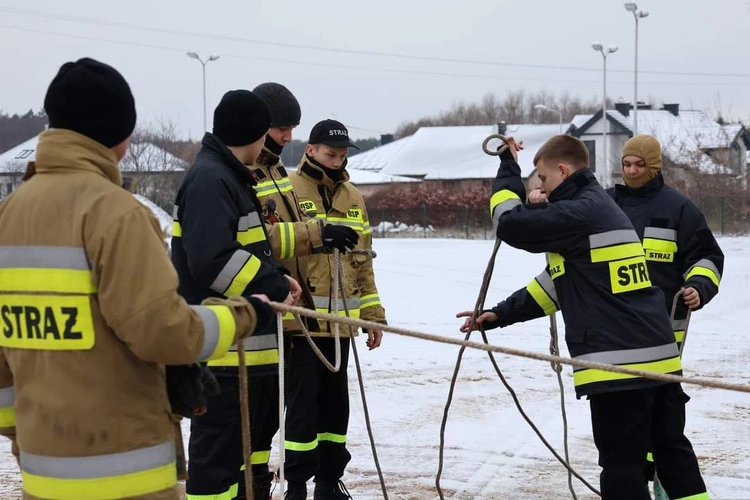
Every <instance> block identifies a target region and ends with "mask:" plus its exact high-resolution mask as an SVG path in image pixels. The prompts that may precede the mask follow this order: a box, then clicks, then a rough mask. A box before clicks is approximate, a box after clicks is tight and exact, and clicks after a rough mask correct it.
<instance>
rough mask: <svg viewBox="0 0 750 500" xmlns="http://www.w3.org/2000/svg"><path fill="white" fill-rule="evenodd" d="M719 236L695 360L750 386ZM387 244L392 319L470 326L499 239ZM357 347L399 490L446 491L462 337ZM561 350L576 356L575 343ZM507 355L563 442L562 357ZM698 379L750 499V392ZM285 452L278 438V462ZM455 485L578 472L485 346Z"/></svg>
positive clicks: (740, 250) (1, 453)
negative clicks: (448, 404) (444, 423)
mask: <svg viewBox="0 0 750 500" xmlns="http://www.w3.org/2000/svg"><path fill="white" fill-rule="evenodd" d="M720 243H721V245H722V247H723V249H724V251H725V253H726V255H727V263H726V268H725V273H724V279H723V283H722V291H721V292H720V294H719V296H718V297H717V298H716V299H715V300H714V302H712V303H711V304H710V305H708V306H707V307H706V308H705V310H703V311H700V312H699V313H696V314H695V315H694V316H693V320H692V322H691V325H690V331H689V336H688V340H687V348H686V354H685V372H686V374H687V375H690V376H703V377H715V378H721V379H722V380H725V381H731V382H737V383H744V384H748V383H750V361H748V360H749V359H750V336H749V335H748V327H747V314H748V313H747V311H748V310H750V294H748V291H750V251H749V250H750V238H723V239H721V240H720ZM375 250H376V251H377V252H378V258H377V259H376V260H375V270H376V277H377V281H378V285H379V289H380V295H381V297H382V299H383V302H384V305H385V307H386V310H387V314H388V319H389V321H390V323H391V324H393V325H398V326H403V327H408V328H413V329H418V330H422V331H426V332H431V333H436V334H442V335H448V336H453V337H456V338H459V337H462V334H460V333H459V332H458V325H459V321H458V320H457V319H455V318H454V314H455V313H456V312H457V311H459V310H463V309H470V308H471V307H472V305H473V303H474V301H475V298H476V294H477V292H478V289H479V286H480V283H481V277H482V273H483V271H484V268H485V266H486V262H487V259H488V258H489V255H490V252H491V250H492V242H490V241H476V240H474V241H462V240H437V239H413V240H408V239H378V240H376V241H375ZM543 265H544V262H543V257H542V256H539V255H529V254H525V253H523V252H520V251H516V250H513V249H511V248H509V247H503V248H502V249H501V251H500V254H499V258H498V264H497V266H496V271H495V275H494V278H493V282H492V285H491V290H490V293H489V298H488V302H489V301H491V302H493V303H494V302H496V301H498V300H500V299H502V298H504V297H505V296H506V295H508V294H509V293H510V292H512V291H514V290H515V289H517V288H519V287H521V286H525V285H526V283H527V282H528V281H529V280H530V279H531V278H532V277H533V276H535V275H536V274H538V272H539V271H540V269H541V268H542V267H543ZM548 325H549V323H548V321H547V320H546V319H541V320H536V321H533V322H529V323H526V324H521V325H515V326H513V327H509V328H507V329H504V330H496V331H494V332H491V333H490V338H491V342H493V343H497V344H502V345H507V346H512V347H517V348H523V349H529V350H535V351H540V352H547V349H548V341H549V333H548ZM561 326H562V325H561ZM561 334H562V331H561ZM477 338H478V336H477ZM358 345H359V346H360V357H361V359H362V362H363V365H364V366H363V370H364V377H365V384H366V388H367V395H368V402H369V408H370V414H371V418H372V421H373V427H374V433H375V439H376V442H377V445H378V452H379V458H380V462H381V464H382V466H383V471H384V473H385V478H386V483H387V485H388V489H389V496H390V498H393V499H404V500H405V499H415V500H416V499H430V500H432V499H435V498H437V493H436V490H435V487H434V483H435V473H436V470H437V463H438V443H439V430H440V419H441V416H442V411H443V406H444V404H445V399H446V396H447V391H448V383H449V381H450V377H451V374H452V370H453V366H454V364H455V361H456V355H457V352H458V349H457V348H456V347H454V346H448V345H442V344H432V343H426V342H424V341H419V340H412V339H409V338H405V337H400V336H397V335H394V334H386V337H385V339H384V343H383V346H382V347H381V348H380V349H377V350H375V351H372V352H367V351H366V349H365V347H364V342H363V341H361V339H360V342H359V344H358ZM562 350H563V352H564V353H565V354H567V350H566V349H565V347H564V346H563V347H562ZM498 362H499V364H500V367H501V368H502V370H503V371H504V373H505V375H506V377H507V378H508V380H509V382H510V384H511V385H512V386H513V387H514V388H515V390H516V392H517V393H518V396H519V398H520V399H521V402H522V404H523V406H524V408H525V409H526V411H527V412H528V414H529V415H530V416H531V418H532V419H533V420H534V422H535V423H536V424H537V425H538V427H539V428H540V429H541V431H542V432H543V433H544V435H545V436H546V437H547V438H548V439H549V440H550V442H552V443H553V445H554V446H555V447H556V448H557V449H558V450H560V452H561V453H562V435H563V429H562V419H561V416H560V405H559V392H558V387H557V381H556V378H555V376H554V373H553V372H552V370H551V369H550V367H549V364H547V363H544V362H539V361H532V360H527V359H523V358H515V357H509V356H498ZM349 373H350V378H351V384H350V385H351V391H350V392H351V400H352V418H351V425H350V430H349V446H350V451H351V452H352V455H353V459H352V461H351V463H350V464H349V467H348V470H347V474H346V475H345V477H344V481H345V482H346V484H347V486H348V488H349V490H350V491H351V493H352V495H353V496H354V498H355V499H357V500H369V499H377V498H381V495H380V493H379V484H378V479H377V474H376V473H375V469H374V465H373V461H372V457H371V454H370V449H369V443H368V440H367V433H366V430H365V425H364V418H363V416H362V409H361V408H362V406H361V403H360V398H359V393H358V389H357V385H356V382H355V379H356V372H355V371H354V363H353V360H352V362H351V363H350V369H349ZM563 378H564V383H565V389H566V400H567V410H568V420H569V433H570V436H569V443H570V453H571V461H572V463H573V465H574V467H575V468H576V469H577V470H578V472H579V473H581V474H582V475H583V476H584V477H585V478H586V479H587V480H588V481H589V482H591V483H592V484H594V485H595V486H597V487H598V473H599V470H598V466H597V465H596V450H595V448H594V444H593V441H592V439H591V429H590V421H589V412H588V404H587V402H586V401H585V400H581V401H578V400H576V399H575V396H574V394H573V383H572V376H571V371H570V368H568V367H566V368H565V371H564V377H563ZM686 391H687V392H688V393H689V394H690V395H691V396H692V400H691V402H690V403H689V405H688V430H687V432H688V435H689V437H690V438H691V440H692V442H693V445H694V447H695V449H696V452H697V454H698V456H699V458H700V461H701V466H702V470H703V472H704V476H705V479H706V482H707V484H708V486H709V489H710V492H711V498H713V499H718V500H739V499H750V395H747V394H739V393H730V392H726V391H718V390H714V389H700V388H698V387H695V386H686ZM186 437H187V434H186ZM276 456H277V454H276V451H275V450H274V455H273V456H272V461H273V462H274V463H275V461H276ZM16 471H17V468H16V464H15V462H14V460H13V458H12V456H11V455H10V452H9V446H8V444H7V442H2V443H0V498H3V499H16V498H20V494H19V490H20V479H19V476H18V474H17V472H16ZM574 484H575V488H576V491H577V493H578V498H580V499H581V500H583V499H593V498H596V497H595V496H594V495H593V494H591V493H589V492H588V491H587V490H586V489H585V488H584V487H583V486H582V485H580V483H577V482H576V483H574ZM442 486H443V489H444V491H445V492H446V496H447V497H448V498H453V499H471V498H477V499H530V500H535V499H545V500H546V499H550V500H551V499H564V498H571V496H570V493H569V492H568V488H567V474H566V472H565V470H564V469H563V468H562V466H560V465H559V464H558V463H557V462H556V461H555V459H554V458H553V457H552V456H551V455H550V454H549V452H548V451H547V450H546V449H545V448H544V447H543V445H542V444H541V443H540V442H539V440H538V439H537V438H536V436H535V435H534V434H533V432H532V431H531V430H530V429H529V428H528V426H527V425H526V423H525V422H524V421H523V419H522V418H521V417H520V415H519V414H518V412H517V411H516V409H515V407H514V405H513V402H512V400H511V398H510V396H509V395H508V394H507V392H506V391H505V389H504V388H503V386H502V385H501V384H500V382H499V381H498V380H497V377H496V375H495V373H494V371H493V369H492V366H491V365H490V363H489V360H488V359H487V356H486V354H483V353H481V352H473V351H467V352H466V355H465V356H464V362H463V365H462V368H461V375H460V378H459V382H458V384H457V388H456V395H455V397H454V401H453V406H452V410H451V414H450V419H449V424H448V428H447V432H446V453H445V468H444V471H443V480H442ZM310 497H312V495H310Z"/></svg>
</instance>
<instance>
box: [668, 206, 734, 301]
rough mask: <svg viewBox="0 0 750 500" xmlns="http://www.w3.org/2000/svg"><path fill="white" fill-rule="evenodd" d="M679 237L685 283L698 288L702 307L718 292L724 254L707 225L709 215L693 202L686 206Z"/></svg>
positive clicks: (687, 285)
mask: <svg viewBox="0 0 750 500" xmlns="http://www.w3.org/2000/svg"><path fill="white" fill-rule="evenodd" d="M677 239H678V242H677V247H678V249H679V252H678V255H680V261H681V262H680V263H681V265H682V272H683V278H684V279H685V283H684V285H683V286H685V287H693V288H695V289H696V290H697V291H698V293H699V294H700V297H701V305H700V307H703V306H704V305H706V304H708V303H709V302H710V301H711V299H713V298H714V296H715V295H716V294H717V293H718V292H719V284H720V283H721V275H722V274H723V272H724V253H723V252H722V251H721V248H719V244H718V243H717V242H716V238H714V235H713V233H711V230H710V229H709V228H708V224H707V223H706V218H705V217H704V216H703V214H702V213H701V211H700V210H699V209H698V207H696V206H695V205H693V203H692V202H689V203H687V204H686V205H685V206H684V208H683V212H682V217H681V218H680V225H679V229H678V231H677Z"/></svg>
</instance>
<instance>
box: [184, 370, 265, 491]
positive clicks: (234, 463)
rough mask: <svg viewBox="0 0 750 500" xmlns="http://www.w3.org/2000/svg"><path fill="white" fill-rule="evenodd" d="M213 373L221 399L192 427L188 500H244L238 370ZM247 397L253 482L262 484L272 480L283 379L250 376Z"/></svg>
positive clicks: (210, 401) (192, 423) (210, 404)
mask: <svg viewBox="0 0 750 500" xmlns="http://www.w3.org/2000/svg"><path fill="white" fill-rule="evenodd" d="M212 370H213V372H214V374H215V375H216V378H217V379H218V381H219V386H220V387H221V394H220V395H219V397H217V398H213V399H211V400H209V402H208V411H207V412H206V414H205V415H202V416H200V417H195V418H193V419H192V421H191V422H190V443H189V445H188V451H189V461H188V479H187V482H186V488H185V489H186V492H187V498H188V500H190V497H191V495H221V494H229V495H228V498H235V497H237V498H245V477H244V472H243V471H242V470H241V469H242V466H243V463H244V459H243V457H242V430H241V427H240V422H241V419H240V396H239V394H240V390H239V380H238V378H237V369H236V368H212ZM248 392H249V406H250V435H251V445H252V449H253V453H252V456H251V457H252V460H251V461H252V464H253V477H254V478H261V477H263V476H268V459H269V456H270V453H271V442H272V440H273V436H274V435H275V434H276V432H277V431H278V429H279V378H278V376H273V375H262V376H249V377H248ZM235 491H236V492H237V493H234V492H235Z"/></svg>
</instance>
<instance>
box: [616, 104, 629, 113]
mask: <svg viewBox="0 0 750 500" xmlns="http://www.w3.org/2000/svg"><path fill="white" fill-rule="evenodd" d="M615 110H617V111H619V112H620V114H622V115H623V116H629V115H630V103H629V102H616V103H615Z"/></svg>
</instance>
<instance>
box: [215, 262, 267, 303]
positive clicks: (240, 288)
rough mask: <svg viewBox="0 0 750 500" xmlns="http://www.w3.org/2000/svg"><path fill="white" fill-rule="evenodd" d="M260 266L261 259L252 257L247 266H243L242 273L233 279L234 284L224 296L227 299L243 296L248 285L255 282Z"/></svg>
mask: <svg viewBox="0 0 750 500" xmlns="http://www.w3.org/2000/svg"><path fill="white" fill-rule="evenodd" d="M260 265H261V261H260V259H259V258H258V257H256V256H255V255H251V256H250V258H249V259H248V260H247V262H246V263H245V265H244V266H242V269H240V272H238V273H237V275H236V276H235V277H234V279H232V283H231V284H230V285H229V288H227V290H226V291H225V292H224V295H225V296H227V297H232V296H233V295H242V292H244V291H245V288H247V285H248V284H249V283H250V282H251V281H253V278H255V275H256V274H258V271H259V270H260Z"/></svg>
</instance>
